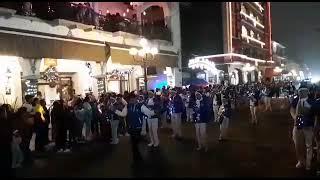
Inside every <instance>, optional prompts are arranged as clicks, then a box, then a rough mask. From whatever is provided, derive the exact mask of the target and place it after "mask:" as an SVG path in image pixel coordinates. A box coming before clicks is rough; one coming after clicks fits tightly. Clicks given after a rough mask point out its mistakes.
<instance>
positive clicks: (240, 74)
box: [189, 2, 274, 84]
mask: <svg viewBox="0 0 320 180" xmlns="http://www.w3.org/2000/svg"><path fill="white" fill-rule="evenodd" d="M222 20H223V21H222V27H223V28H222V29H223V45H222V46H223V49H224V53H223V54H213V55H207V56H199V57H196V58H194V59H191V60H190V63H189V65H190V67H193V68H194V67H201V68H204V69H205V68H206V66H207V65H204V64H208V63H210V67H213V66H215V67H216V69H214V68H210V69H211V70H209V71H208V75H207V77H209V78H210V76H212V77H214V79H216V80H215V82H219V79H220V80H221V79H224V80H228V81H230V82H231V84H238V83H246V82H253V81H258V80H261V78H262V77H270V76H272V75H271V74H268V73H266V72H268V70H267V69H273V67H274V65H273V61H272V42H271V16H270V2H223V3H222ZM207 67H208V66H207Z"/></svg>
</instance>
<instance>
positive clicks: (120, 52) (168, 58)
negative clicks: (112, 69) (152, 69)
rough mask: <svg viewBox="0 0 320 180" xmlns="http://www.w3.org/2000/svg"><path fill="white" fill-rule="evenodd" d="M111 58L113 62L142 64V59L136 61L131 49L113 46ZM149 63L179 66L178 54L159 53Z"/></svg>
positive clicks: (159, 65)
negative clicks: (130, 51)
mask: <svg viewBox="0 0 320 180" xmlns="http://www.w3.org/2000/svg"><path fill="white" fill-rule="evenodd" d="M110 55H111V59H112V63H120V64H123V65H142V64H143V63H142V62H141V61H135V60H134V59H133V57H132V55H130V54H129V50H127V49H121V48H115V47H111V54H110ZM148 65H150V66H157V67H163V68H165V67H178V56H177V55H171V54H161V52H160V54H157V55H156V56H155V58H154V59H153V60H151V61H150V62H149V63H148Z"/></svg>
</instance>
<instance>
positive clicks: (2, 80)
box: [0, 56, 22, 108]
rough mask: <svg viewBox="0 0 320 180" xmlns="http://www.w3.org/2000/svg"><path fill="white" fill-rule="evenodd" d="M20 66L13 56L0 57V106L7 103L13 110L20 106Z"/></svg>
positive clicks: (17, 59) (16, 58)
mask: <svg viewBox="0 0 320 180" xmlns="http://www.w3.org/2000/svg"><path fill="white" fill-rule="evenodd" d="M20 72H21V65H20V63H19V58H18V57H15V56H0V84H1V86H0V96H1V97H0V104H3V103H8V104H11V105H12V106H13V108H15V107H18V106H19V105H21V104H22V99H21V93H22V92H21V74H20Z"/></svg>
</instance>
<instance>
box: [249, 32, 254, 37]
mask: <svg viewBox="0 0 320 180" xmlns="http://www.w3.org/2000/svg"><path fill="white" fill-rule="evenodd" d="M250 36H251V37H252V38H253V36H254V32H253V31H252V30H251V31H250Z"/></svg>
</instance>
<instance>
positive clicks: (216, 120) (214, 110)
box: [213, 106, 219, 122]
mask: <svg viewBox="0 0 320 180" xmlns="http://www.w3.org/2000/svg"><path fill="white" fill-rule="evenodd" d="M218 112H219V106H213V113H214V122H218Z"/></svg>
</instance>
